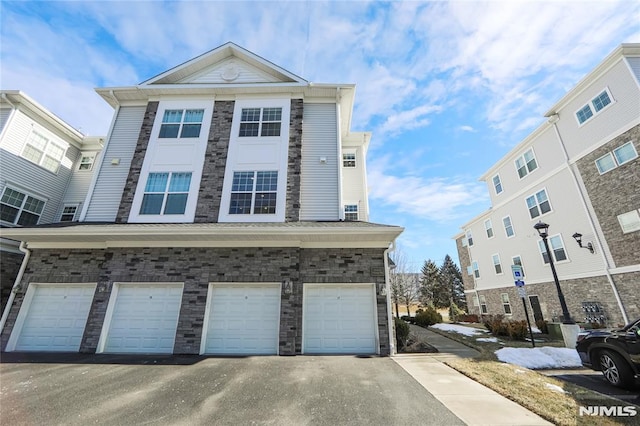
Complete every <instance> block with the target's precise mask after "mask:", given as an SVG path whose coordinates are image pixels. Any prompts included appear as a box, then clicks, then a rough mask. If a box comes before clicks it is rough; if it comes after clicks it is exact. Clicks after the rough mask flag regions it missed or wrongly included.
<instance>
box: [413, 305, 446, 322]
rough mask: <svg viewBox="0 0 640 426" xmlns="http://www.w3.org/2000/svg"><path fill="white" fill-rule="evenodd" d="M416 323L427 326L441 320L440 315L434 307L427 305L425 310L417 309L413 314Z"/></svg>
mask: <svg viewBox="0 0 640 426" xmlns="http://www.w3.org/2000/svg"><path fill="white" fill-rule="evenodd" d="M415 322H416V325H419V326H420V327H428V326H430V325H433V324H437V323H439V322H442V315H440V314H439V313H438V311H436V310H435V308H433V307H431V306H428V307H426V308H425V310H422V309H418V311H416V316H415Z"/></svg>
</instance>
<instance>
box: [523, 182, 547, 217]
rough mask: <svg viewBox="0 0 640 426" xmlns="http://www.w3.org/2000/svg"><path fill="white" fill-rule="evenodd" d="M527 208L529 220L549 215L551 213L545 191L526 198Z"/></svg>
mask: <svg viewBox="0 0 640 426" xmlns="http://www.w3.org/2000/svg"><path fill="white" fill-rule="evenodd" d="M527 208H528V209H529V216H530V217H531V219H535V218H536V217H538V216H541V215H543V214H545V213H549V212H550V211H551V204H549V197H547V191H546V190H545V189H543V190H541V191H538V192H536V193H535V194H533V195H532V196H530V197H527Z"/></svg>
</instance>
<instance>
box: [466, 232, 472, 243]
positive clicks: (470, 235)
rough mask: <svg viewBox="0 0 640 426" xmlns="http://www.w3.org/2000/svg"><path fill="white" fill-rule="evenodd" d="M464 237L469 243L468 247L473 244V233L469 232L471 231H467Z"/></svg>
mask: <svg viewBox="0 0 640 426" xmlns="http://www.w3.org/2000/svg"><path fill="white" fill-rule="evenodd" d="M466 237H467V244H469V247H471V246H472V245H473V235H472V234H471V231H467V234H466Z"/></svg>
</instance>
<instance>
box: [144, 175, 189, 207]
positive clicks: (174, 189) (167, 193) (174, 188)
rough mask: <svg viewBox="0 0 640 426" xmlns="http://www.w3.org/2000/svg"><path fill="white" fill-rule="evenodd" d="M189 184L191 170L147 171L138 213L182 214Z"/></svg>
mask: <svg viewBox="0 0 640 426" xmlns="http://www.w3.org/2000/svg"><path fill="white" fill-rule="evenodd" d="M190 185H191V172H164V173H149V177H148V178H147V185H146V186H145V188H144V196H143V198H142V205H141V206H140V214H141V215H151V214H163V215H177V214H184V212H185V209H186V206H187V198H189V187H190Z"/></svg>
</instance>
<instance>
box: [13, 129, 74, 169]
mask: <svg viewBox="0 0 640 426" xmlns="http://www.w3.org/2000/svg"><path fill="white" fill-rule="evenodd" d="M65 151H66V149H65V148H64V147H62V146H61V145H59V144H57V143H55V142H54V141H52V140H49V138H47V137H46V136H45V135H43V134H42V133H39V132H37V131H36V130H32V131H31V134H30V135H29V138H28V139H27V143H26V144H25V146H24V149H23V150H22V156H23V157H24V158H26V159H27V160H29V161H31V162H32V163H35V164H37V165H39V166H41V167H44V168H45V169H47V170H49V171H50V172H53V173H57V172H58V168H59V167H60V163H61V162H62V158H63V157H64V153H65Z"/></svg>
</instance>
